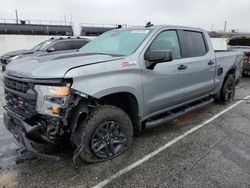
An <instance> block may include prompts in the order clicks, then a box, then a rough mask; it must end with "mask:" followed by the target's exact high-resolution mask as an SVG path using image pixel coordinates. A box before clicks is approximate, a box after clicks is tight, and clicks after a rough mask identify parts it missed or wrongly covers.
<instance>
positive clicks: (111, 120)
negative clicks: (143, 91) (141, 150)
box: [81, 105, 133, 163]
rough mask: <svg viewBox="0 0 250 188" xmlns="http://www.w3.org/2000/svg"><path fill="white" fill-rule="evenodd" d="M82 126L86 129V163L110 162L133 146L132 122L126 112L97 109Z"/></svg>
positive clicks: (108, 108)
mask: <svg viewBox="0 0 250 188" xmlns="http://www.w3.org/2000/svg"><path fill="white" fill-rule="evenodd" d="M81 126H84V129H85V131H84V132H85V138H84V146H85V149H84V151H83V152H82V154H81V157H82V159H83V160H84V161H86V162H89V163H93V162H100V161H106V160H110V159H112V158H114V157H116V156H118V155H120V154H121V153H123V152H124V151H125V150H127V149H128V148H129V147H130V145H131V142H132V135H133V127H132V123H131V120H130V118H129V116H128V115H127V114H126V113H125V112H124V111H122V110H121V109H120V108H117V107H115V106H110V105H103V106H100V107H97V108H96V109H95V110H94V112H92V113H91V114H90V115H89V117H87V119H86V120H85V121H84V122H83V123H82V125H81Z"/></svg>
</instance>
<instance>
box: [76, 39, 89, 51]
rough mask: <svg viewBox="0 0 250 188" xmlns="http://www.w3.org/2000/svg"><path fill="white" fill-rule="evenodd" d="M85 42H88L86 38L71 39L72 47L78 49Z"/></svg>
mask: <svg viewBox="0 0 250 188" xmlns="http://www.w3.org/2000/svg"><path fill="white" fill-rule="evenodd" d="M87 43H88V41H86V40H75V41H73V47H72V49H79V48H81V47H83V46H84V45H85V44H87Z"/></svg>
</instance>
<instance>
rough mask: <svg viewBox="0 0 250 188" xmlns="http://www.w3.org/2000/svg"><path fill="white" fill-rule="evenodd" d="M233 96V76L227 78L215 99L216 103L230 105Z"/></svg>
mask: <svg viewBox="0 0 250 188" xmlns="http://www.w3.org/2000/svg"><path fill="white" fill-rule="evenodd" d="M234 96H235V79H234V77H233V75H229V76H227V78H226V80H225V82H224V84H223V87H222V89H221V92H220V95H219V96H218V97H216V98H215V100H216V101H218V102H222V103H223V104H228V103H231V102H232V101H233V100H234Z"/></svg>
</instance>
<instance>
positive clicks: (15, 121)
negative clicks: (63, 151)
mask: <svg viewBox="0 0 250 188" xmlns="http://www.w3.org/2000/svg"><path fill="white" fill-rule="evenodd" d="M3 120H4V124H5V127H6V128H7V129H8V130H9V131H10V132H11V133H12V135H13V137H14V138H15V140H16V141H17V142H18V143H19V144H21V145H22V146H24V147H25V148H26V149H27V150H28V151H31V152H33V153H34V154H36V155H38V156H40V157H45V158H50V159H54V160H60V159H61V157H59V156H56V155H47V154H45V153H43V151H42V150H41V149H42V148H43V147H46V145H45V144H40V143H37V142H35V141H33V140H31V139H30V138H29V135H32V134H34V132H35V131H36V129H37V128H38V127H35V126H31V125H29V124H27V123H26V122H24V121H23V120H21V119H19V118H18V117H16V116H15V115H14V114H12V113H10V112H4V114H3Z"/></svg>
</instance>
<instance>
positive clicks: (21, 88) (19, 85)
mask: <svg viewBox="0 0 250 188" xmlns="http://www.w3.org/2000/svg"><path fill="white" fill-rule="evenodd" d="M4 86H5V87H6V88H8V89H11V90H14V91H17V92H20V93H24V94H25V93H27V91H28V89H30V88H31V87H32V85H31V84H29V83H27V82H22V81H17V80H13V79H10V78H5V79H4Z"/></svg>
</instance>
